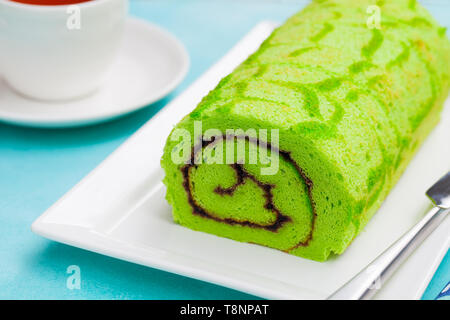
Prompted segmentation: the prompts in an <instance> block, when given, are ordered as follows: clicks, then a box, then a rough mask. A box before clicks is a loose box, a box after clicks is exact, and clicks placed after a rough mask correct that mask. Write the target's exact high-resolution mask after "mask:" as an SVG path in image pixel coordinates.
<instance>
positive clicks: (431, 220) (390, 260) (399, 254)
mask: <svg viewBox="0 0 450 320" xmlns="http://www.w3.org/2000/svg"><path fill="white" fill-rule="evenodd" d="M449 211H450V209H444V208H440V207H434V208H432V209H431V210H430V211H429V212H428V213H427V214H426V216H425V217H424V218H423V219H422V220H421V221H420V222H419V223H418V224H416V225H415V226H414V227H412V228H411V230H409V231H408V232H407V233H405V234H404V235H403V236H402V237H401V238H400V239H399V240H397V241H396V242H395V243H394V244H392V245H391V246H390V247H389V248H388V249H386V250H385V251H384V252H383V253H382V254H381V255H379V256H378V257H377V258H376V259H375V260H373V261H372V262H371V263H370V264H369V265H368V266H366V267H365V268H364V269H363V270H361V271H360V272H359V273H358V274H357V275H356V276H354V277H353V278H352V279H351V280H349V281H348V282H347V283H346V284H345V285H344V286H342V287H341V288H340V289H338V290H337V291H336V292H335V293H333V294H332V295H331V296H329V297H328V299H329V300H368V299H370V298H372V297H373V296H374V295H375V294H376V293H377V290H378V289H380V288H381V286H382V285H383V283H384V282H385V281H387V280H388V279H389V278H390V276H392V274H393V273H394V272H395V271H396V270H397V268H398V267H399V266H400V265H401V264H402V263H403V262H404V261H405V260H406V258H408V256H409V255H410V254H411V253H412V252H413V251H414V250H415V249H416V248H417V247H418V246H419V245H420V244H421V243H422V242H423V241H424V240H425V239H426V238H427V237H428V235H429V234H430V233H431V232H432V231H433V230H434V229H436V228H437V226H438V225H439V224H440V223H441V222H442V221H443V220H444V219H445V217H446V216H447V213H448V212H449Z"/></svg>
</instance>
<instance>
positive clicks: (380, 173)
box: [161, 0, 450, 261]
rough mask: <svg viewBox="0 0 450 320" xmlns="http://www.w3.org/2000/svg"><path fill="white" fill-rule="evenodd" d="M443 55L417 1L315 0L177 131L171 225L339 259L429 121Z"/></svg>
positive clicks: (445, 73)
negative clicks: (179, 157)
mask: <svg viewBox="0 0 450 320" xmlns="http://www.w3.org/2000/svg"><path fill="white" fill-rule="evenodd" d="M374 5H376V7H374ZM369 7H370V8H371V9H370V10H369V11H370V12H376V10H379V13H380V14H381V21H380V23H379V25H376V24H375V25H369V24H368V23H367V20H368V17H369V16H370V14H368V13H367V12H368V8H369ZM374 10H375V11H374ZM449 59H450V43H449V41H448V39H447V37H446V35H445V29H443V28H441V27H440V26H439V25H438V24H437V23H436V22H435V20H434V19H433V18H432V17H431V16H430V14H429V13H428V12H427V11H426V10H425V9H424V8H422V7H421V6H420V5H419V4H418V3H416V2H415V1H410V0H395V1H394V0H391V1H388V0H385V1H368V0H340V1H338V0H335V1H332V0H329V1H326V0H324V1H313V2H312V3H311V4H310V5H308V6H307V7H306V8H305V9H304V10H302V11H301V12H299V13H298V14H296V15H294V16H293V17H291V18H290V19H288V20H287V21H286V22H285V23H284V24H283V25H282V26H281V27H279V28H278V29H276V30H275V31H274V32H273V33H272V35H271V36H270V37H269V38H268V39H267V40H266V41H265V42H264V43H263V44H262V45H261V47H260V48H259V49H258V50H257V51H256V53H254V54H253V55H252V56H250V57H249V58H248V59H247V60H246V61H245V62H244V63H242V64H241V65H240V66H239V67H238V68H237V69H236V70H235V71H233V72H232V73H231V74H230V75H228V76H227V77H225V78H224V79H223V80H222V81H221V82H220V83H219V84H218V86H217V87H216V88H215V89H214V90H212V91H211V92H210V93H209V94H208V95H207V96H206V97H204V99H203V100H202V101H201V103H200V104H199V105H198V106H197V108H196V109H195V110H193V112H192V113H191V114H189V115H187V116H186V117H185V118H184V119H183V120H182V121H181V122H180V123H179V124H178V125H177V126H176V127H175V129H174V131H173V132H172V134H171V136H170V137H169V139H168V140H167V143H166V146H165V152H164V156H163V159H162V162H161V163H162V167H163V168H164V169H165V172H166V176H165V179H164V182H165V184H166V186H167V200H168V201H169V203H170V204H171V205H172V207H173V217H174V220H175V221H176V222H177V223H179V224H181V225H184V226H186V227H189V228H192V229H194V230H199V231H204V232H209V233H213V234H216V235H219V236H224V237H228V238H231V239H235V240H238V241H244V242H251V243H256V244H260V245H264V246H268V247H271V248H276V249H279V250H283V251H285V252H288V253H291V254H294V255H297V256H301V257H305V258H309V259H314V260H319V261H323V260H326V259H327V258H328V256H329V255H330V253H336V254H340V253H342V252H343V251H344V250H345V248H346V247H347V246H348V245H349V244H350V242H351V241H352V240H353V239H354V237H355V236H356V235H357V234H358V233H359V232H360V231H361V229H362V228H363V227H364V225H365V224H366V223H367V222H368V220H369V219H370V218H371V216H372V215H373V214H374V213H375V211H376V210H377V209H378V208H379V206H380V205H381V203H382V201H383V200H384V199H385V197H386V196H387V194H388V192H389V190H390V189H391V188H392V187H393V185H394V184H395V182H396V181H397V180H398V179H399V177H400V175H401V173H402V172H403V170H404V169H405V167H406V165H407V163H408V162H409V160H410V159H411V158H412V156H413V154H414V152H415V151H416V150H417V148H418V147H419V145H420V144H421V143H422V141H423V140H424V139H425V137H426V136H427V134H428V133H429V132H430V130H431V129H432V128H433V127H434V126H435V124H436V123H437V122H438V120H439V113H440V111H441V108H442V105H443V102H444V100H445V98H446V97H447V94H448V89H449V80H450V78H449V76H450V64H448V61H449ZM199 126H201V129H200V135H199V134H197V135H196V132H197V131H198V129H196V128H198V127H199ZM213 129H214V130H213ZM238 129H239V130H238ZM180 130H181V131H180ZM227 130H228V131H227ZM179 132H185V133H186V134H185V135H184V137H185V138H186V136H187V135H188V136H189V137H190V139H184V140H183V139H181V138H180V137H181V136H182V135H180V134H178V133H179ZM197 133H198V132H197ZM239 148H241V150H244V151H245V153H244V154H246V157H245V158H244V159H241V158H239V156H238V154H239V153H238V152H235V151H237V150H238V149H239ZM186 150H188V151H190V152H189V154H188V155H186V156H184V158H183V161H174V154H181V153H182V151H186ZM275 156H276V158H275ZM251 158H255V159H257V161H256V162H255V161H249V160H251ZM274 159H277V166H276V169H277V170H276V171H275V172H271V173H270V174H267V172H269V171H270V168H272V167H273V166H274V163H273V161H275V160H274ZM200 160H201V161H200ZM229 160H231V161H229ZM264 170H266V173H264V172H265V171H264Z"/></svg>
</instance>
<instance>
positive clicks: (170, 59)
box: [0, 18, 189, 127]
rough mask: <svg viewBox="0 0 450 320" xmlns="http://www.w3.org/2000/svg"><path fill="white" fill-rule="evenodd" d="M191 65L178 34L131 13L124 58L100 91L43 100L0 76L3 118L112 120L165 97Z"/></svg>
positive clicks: (64, 123) (47, 122) (52, 123)
mask: <svg viewBox="0 0 450 320" xmlns="http://www.w3.org/2000/svg"><path fill="white" fill-rule="evenodd" d="M188 68H189V56H188V53H187V51H186V49H185V48H184V46H183V45H182V44H181V43H180V42H179V41H178V40H177V39H176V38H175V37H174V36H173V35H171V34H170V33H169V32H167V31H165V30H163V29H162V28H160V27H158V26H155V25H153V24H150V23H148V22H146V21H144V20H138V19H135V18H129V19H128V21H127V23H126V28H125V34H124V41H123V45H122V48H121V49H120V51H119V54H118V58H117V60H116V62H115V63H114V65H113V66H112V68H111V70H110V72H109V76H108V78H107V80H106V82H105V83H104V84H103V86H102V87H101V88H100V89H99V90H98V91H96V92H95V93H94V94H91V95H89V96H87V97H84V98H81V99H77V100H71V101H64V102H42V101H36V100H31V99H29V98H25V97H23V96H22V95H20V94H18V93H16V92H15V91H13V90H12V89H11V88H10V87H9V86H8V85H7V84H6V83H5V81H3V80H2V79H0V121H5V122H10V123H15V124H20V125H27V126H34V127H70V126H80V125H86V124H92V123H96V122H101V121H106V120H110V119H113V118H116V117H118V116H121V115H124V114H126V113H129V112H131V111H135V110H137V109H140V108H143V107H145V106H147V105H149V104H151V103H153V102H156V101H158V100H160V99H161V98H163V97H164V96H166V95H167V94H168V93H169V92H171V91H172V90H173V89H174V88H175V87H176V86H177V85H178V84H179V83H180V82H181V80H183V78H184V76H185V75H186V73H187V70H188Z"/></svg>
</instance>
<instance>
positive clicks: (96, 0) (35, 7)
mask: <svg viewBox="0 0 450 320" xmlns="http://www.w3.org/2000/svg"><path fill="white" fill-rule="evenodd" d="M108 1H114V0H90V1H86V2H80V3H73V4H59V5H39V4H30V3H22V2H16V1H11V0H0V5H5V6H9V7H12V8H18V9H24V10H29V11H58V10H64V11H66V10H67V8H68V7H70V6H79V7H81V8H88V7H93V6H97V5H100V4H102V3H104V2H108ZM116 1H117V0H116Z"/></svg>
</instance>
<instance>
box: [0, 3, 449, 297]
mask: <svg viewBox="0 0 450 320" xmlns="http://www.w3.org/2000/svg"><path fill="white" fill-rule="evenodd" d="M423 2H424V3H425V4H427V3H428V5H427V7H428V8H429V9H430V10H431V11H432V12H433V14H434V15H435V16H436V18H437V19H438V20H440V22H441V23H442V24H444V25H446V26H447V27H449V26H450V5H449V3H448V1H446V0H434V1H433V0H429V1H426V0H425V1H423ZM305 3H306V1H294V0H284V1H282V0H281V1H275V0H273V1H269V0H246V1H233V0H220V1H211V0H209V1H207V0H190V1H187V0H183V1H182V0H180V1H174V0H134V1H132V3H131V8H130V9H131V14H132V15H135V16H139V17H141V18H144V19H147V20H149V21H152V22H154V23H157V24H159V25H161V26H163V27H164V28H166V29H168V30H169V31H171V32H172V33H173V34H175V35H176V36H177V37H178V38H179V39H181V41H182V42H183V43H184V44H185V45H186V47H187V50H188V51H189V54H190V57H191V69H190V71H189V73H188V75H187V78H186V79H185V80H184V82H183V83H182V84H181V85H180V86H179V88H178V89H177V90H176V91H175V92H174V93H172V94H171V95H170V96H169V97H167V98H166V99H164V100H162V101H160V102H158V103H156V104H154V105H151V106H149V107H147V108H145V109H144V110H142V111H139V112H136V113H133V114H131V115H129V116H126V117H124V118H122V119H119V120H116V121H113V122H110V123H106V124H102V125H98V126H93V127H87V128H78V129H68V130H40V129H30V128H22V127H16V126H10V125H7V124H1V123H0V298H3V299H71V298H76V299H181V298H184V299H248V298H255V297H253V296H249V295H246V294H244V293H240V292H237V291H234V290H230V289H226V288H222V287H219V286H215V285H212V284H208V283H204V282H201V281H196V280H192V279H188V278H185V277H181V276H177V275H174V274H170V273H166V272H163V271H158V270H155V269H151V268H146V267H142V266H138V265H135V264H131V263H127V262H123V261H119V260H116V259H112V258H108V257H105V256H101V255H98V254H95V253H91V252H88V251H84V250H81V249H76V248H73V247H69V246H66V245H62V244H59V243H55V242H51V241H49V240H46V239H44V238H41V237H39V236H37V235H35V234H33V233H32V232H31V231H30V225H31V223H32V222H33V221H34V220H35V219H36V218H37V217H38V216H39V215H40V214H41V213H43V212H44V211H45V210H46V209H47V208H48V207H49V206H50V205H51V204H52V203H53V202H55V201H56V200H57V199H58V198H59V197H61V196H62V195H63V194H64V193H65V192H67V191H68V190H69V189H70V188H71V187H72V186H73V185H74V184H75V183H77V182H78V181H79V180H80V179H82V178H83V177H84V176H85V175H86V174H87V173H88V172H89V171H91V170H92V169H94V168H95V167H96V166H97V165H98V164H99V163H100V162H101V161H102V160H103V159H104V158H105V157H106V156H107V155H108V154H110V153H111V152H112V151H113V150H114V149H116V148H117V147H118V146H119V145H120V144H121V143H122V142H124V141H125V140H126V139H127V138H128V137H129V136H130V135H131V134H133V132H135V131H136V130H137V129H138V128H139V127H140V126H141V125H142V124H144V123H145V122H146V121H147V120H148V119H149V118H151V117H152V116H153V115H154V114H155V113H156V112H157V111H158V110H160V109H161V108H163V107H164V106H165V105H166V104H167V103H168V102H169V101H170V100H171V99H173V98H174V97H175V96H176V95H178V94H179V93H180V92H182V91H183V90H184V89H185V88H186V87H187V86H188V85H189V84H190V83H191V82H192V81H193V80H194V79H196V78H197V77H199V76H200V75H201V74H202V73H203V72H204V71H205V70H206V69H207V68H208V67H209V66H211V65H212V64H213V63H214V62H215V61H217V59H219V58H220V57H221V56H222V55H223V54H224V53H225V52H226V51H227V50H228V49H230V48H231V47H232V46H233V45H234V44H235V43H236V42H237V41H238V40H239V39H240V38H241V37H242V36H243V35H244V34H245V33H246V32H248V31H249V30H250V29H251V28H252V27H253V26H254V25H255V24H256V23H257V22H258V21H260V20H263V19H272V20H277V21H283V20H284V19H285V18H286V17H288V16H289V15H291V14H292V13H294V12H296V11H297V10H298V9H300V8H301V7H303V6H304V4H305ZM69 265H78V266H80V268H81V275H82V287H81V290H72V291H71V290H69V289H67V288H66V278H67V274H66V268H67V267H68V266H69ZM449 280H450V254H449V253H447V256H446V257H445V259H444V261H443V262H442V264H441V266H440V267H439V270H438V271H437V273H436V275H435V276H434V278H433V280H432V281H431V283H430V285H429V287H428V289H427V291H426V293H425V294H424V298H425V299H434V298H435V297H436V296H437V294H438V293H439V292H440V291H441V290H442V289H443V287H444V286H445V285H446V284H447V282H448V281H449Z"/></svg>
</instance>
